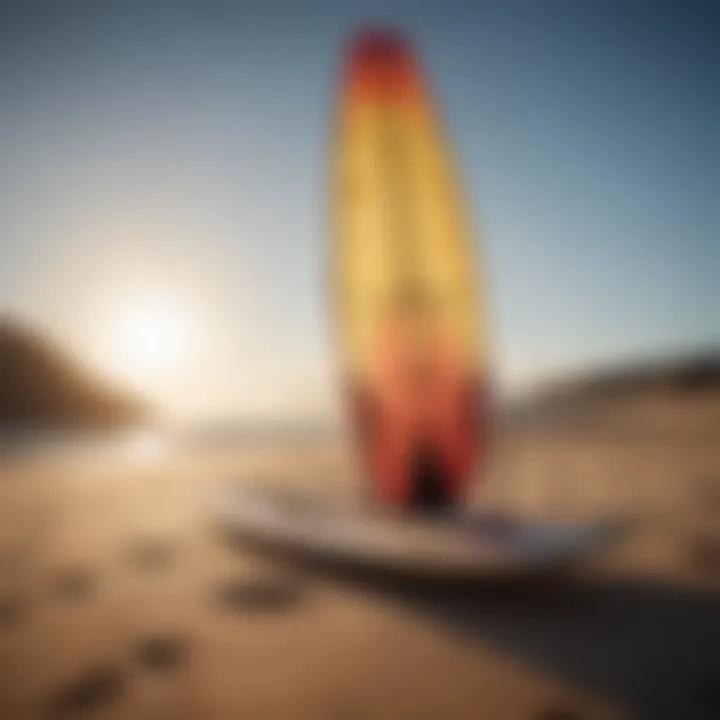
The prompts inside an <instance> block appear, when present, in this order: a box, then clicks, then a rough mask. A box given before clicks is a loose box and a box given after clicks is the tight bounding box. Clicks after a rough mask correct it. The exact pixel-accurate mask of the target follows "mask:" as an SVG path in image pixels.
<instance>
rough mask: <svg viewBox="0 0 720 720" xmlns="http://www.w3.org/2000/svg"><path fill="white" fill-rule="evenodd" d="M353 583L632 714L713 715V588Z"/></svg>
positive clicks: (622, 582)
mask: <svg viewBox="0 0 720 720" xmlns="http://www.w3.org/2000/svg"><path fill="white" fill-rule="evenodd" d="M354 582H356V583H357V582H358V579H357V578H355V579H354ZM362 586H363V587H366V588H367V589H371V590H372V591H373V592H379V593H380V594H382V595H383V596H385V597H388V598H391V599H392V600H393V601H396V602H399V603H400V604H402V605H403V606H404V607H406V608H407V609H410V610H412V611H413V612H416V613H420V614H422V615H423V616H425V617H428V618H430V619H432V620H433V621H437V622H440V623H441V624H443V625H444V626H446V627H448V628H450V629H451V630H453V631H455V632H458V633H460V634H461V635H462V636H463V637H465V638H466V639H470V640H475V641H478V642H481V643H483V644H491V645H495V646H496V647H498V648H500V649H501V650H502V651H503V652H505V653H508V654H509V655H511V656H515V657H516V658H520V659H521V660H522V661H524V662H528V663H530V664H534V665H537V666H540V667H541V668H542V669H543V670H545V671H550V672H551V673H553V674H554V675H556V676H558V677H560V678H562V679H564V680H566V681H569V682H571V683H573V684H576V685H578V686H582V687H583V688H585V689H587V690H590V691H593V692H595V693H599V694H601V695H604V696H605V697H608V698H609V699H611V700H613V701H615V702H616V703H618V704H620V705H621V706H623V707H624V708H625V709H626V710H627V711H628V712H629V713H630V714H631V716H632V717H637V718H652V719H658V720H661V719H663V720H664V719H665V718H668V720H670V719H677V718H683V720H705V719H706V718H707V719H708V720H709V719H710V718H718V717H720V593H716V592H711V591H699V590H690V589H687V588H679V587H677V586H671V585H667V584H662V583H660V582H651V581H648V580H640V579H627V578H625V579H616V580H608V579H606V580H602V581H601V580H587V579H585V580H583V579H579V578H571V577H562V576H560V577H554V578H551V579H547V580H545V581H542V582H538V581H535V582H532V581H531V582H519V581H517V582H507V583H504V584H503V585H501V586H494V585H487V586H486V587H485V588H482V587H476V588H473V589H472V592H469V591H468V592H462V591H461V590H459V589H457V588H456V589H455V590H454V591H452V592H451V593H447V592H439V590H438V589H437V588H432V587H429V586H428V587H425V588H423V587H420V586H413V587H411V588H403V587H401V586H399V585H393V584H388V583H387V582H385V581H382V582H377V581H376V580H370V581H363V582H362Z"/></svg>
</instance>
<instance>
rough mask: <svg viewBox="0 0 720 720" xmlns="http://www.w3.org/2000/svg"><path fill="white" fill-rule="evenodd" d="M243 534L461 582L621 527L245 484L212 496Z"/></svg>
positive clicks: (559, 555)
mask: <svg viewBox="0 0 720 720" xmlns="http://www.w3.org/2000/svg"><path fill="white" fill-rule="evenodd" d="M212 515H213V518H214V519H215V520H216V521H217V522H218V523H219V525H220V527H221V529H223V530H224V531H226V532H229V533H230V534H231V535H232V536H233V537H234V538H236V539H238V540H241V541H246V542H247V543H249V544H250V545H251V546H254V547H256V548H258V549H261V550H267V551H273V552H275V553H278V554H280V555H283V556H285V557H287V558H289V559H294V560H301V561H302V560H304V561H309V562H311V563H313V564H316V565H325V566H333V567H335V568H336V569H340V570H345V571H348V572H350V573H353V574H361V575H362V574H366V575H371V574H374V575H383V576H386V577H391V578H394V579H402V578H410V579H415V580H427V581H437V582H443V581H447V580H450V581H458V580H482V579H492V578H501V577H503V576H512V575H520V576H527V575H532V574H536V573H545V572H548V571H550V570H553V569H558V568H561V567H566V566H568V565H570V564H572V563H573V562H575V561H577V560H578V559H581V558H583V557H586V556H587V555H588V554H589V553H591V552H593V551H596V550H598V549H601V548H603V547H605V546H607V544H608V543H609V542H611V541H612V540H613V539H614V538H615V537H616V536H617V534H618V531H619V529H620V523H619V522H618V521H611V520H608V521H599V522H594V523H583V524H577V523H573V524H570V523H549V522H548V523H540V522H537V523H536V522H529V521H521V520H517V519H511V518H509V517H506V516H501V515H497V514H495V515H492V514H469V513H468V514H461V515H453V516H451V517H447V518H428V519H425V518H412V519H411V518H406V517H402V516H398V517H388V516H383V515H379V514H375V513H373V512H372V511H371V510H369V509H365V508H362V507H353V506H350V507H345V506H340V505H338V504H333V503H332V502H329V501H327V500H323V498H322V497H320V496H318V495H312V494H310V493H305V494H303V493H299V492H297V491H291V490H288V491H285V490H278V489H276V488H267V487H253V486H238V487H229V488H226V489H225V490H223V491H221V492H220V493H219V494H218V495H216V496H215V497H214V499H213V507H212Z"/></svg>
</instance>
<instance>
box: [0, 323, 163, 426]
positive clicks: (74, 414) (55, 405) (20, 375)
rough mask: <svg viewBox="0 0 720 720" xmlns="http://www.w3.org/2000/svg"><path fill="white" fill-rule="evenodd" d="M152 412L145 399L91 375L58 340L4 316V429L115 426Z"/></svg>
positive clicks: (0, 401) (0, 392)
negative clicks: (145, 403)
mask: <svg viewBox="0 0 720 720" xmlns="http://www.w3.org/2000/svg"><path fill="white" fill-rule="evenodd" d="M148 415H149V410H148V408H147V407H146V406H145V405H144V403H142V402H140V401H139V400H137V399H135V398H132V397H130V396H129V395H126V394H124V393H122V392H120V391H118V390H116V389H114V388H111V387H109V386H108V385H106V384H105V383H103V382H102V381H100V380H98V379H96V378H93V377H91V376H90V374H89V373H88V372H87V370H85V369H84V368H83V367H82V364H81V363H80V362H79V361H78V360H76V359H75V358H73V357H71V356H70V354H69V353H68V352H67V351H65V350H63V349H62V348H61V347H60V346H59V345H58V343H57V342H54V341H53V340H51V339H49V338H48V337H47V336H45V335H41V334H40V333H38V332H35V331H33V330H32V329H31V328H28V327H27V326H25V325H23V324H21V323H20V322H18V321H17V320H14V319H11V318H0V429H2V430H5V431H8V430H25V429H31V430H36V429H38V430H55V429H58V430H103V429H117V428H120V427H123V426H129V425H134V424H138V423H140V422H142V421H143V420H145V419H147V417H148Z"/></svg>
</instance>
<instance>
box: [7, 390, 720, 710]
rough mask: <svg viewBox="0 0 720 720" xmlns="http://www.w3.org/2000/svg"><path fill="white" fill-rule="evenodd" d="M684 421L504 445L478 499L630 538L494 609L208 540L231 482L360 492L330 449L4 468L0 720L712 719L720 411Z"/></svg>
mask: <svg viewBox="0 0 720 720" xmlns="http://www.w3.org/2000/svg"><path fill="white" fill-rule="evenodd" d="M673 402H674V409H673V408H670V411H668V409H667V407H666V405H667V404H668V403H665V405H662V403H661V402H660V401H658V400H657V399H654V400H653V402H648V403H646V407H645V409H644V410H643V406H642V404H637V403H636V406H633V407H632V408H630V409H628V408H625V409H624V411H623V412H624V415H622V416H621V415H619V414H618V413H617V412H615V414H614V415H612V416H611V417H608V418H605V420H604V422H603V423H601V424H600V425H597V424H596V425H595V426H593V427H592V428H590V429H588V428H585V429H583V428H572V429H564V430H559V429H554V430H553V431H548V430H543V429H542V428H540V429H535V430H528V429H525V430H523V431H519V430H518V431H512V430H506V431H504V432H502V433H501V434H499V435H498V437H497V440H496V448H495V451H494V453H493V457H492V459H491V463H490V469H489V471H488V476H487V478H486V481H485V483H484V484H483V485H482V486H480V487H479V488H478V491H477V497H476V498H475V502H478V503H481V504H484V505H486V506H490V507H496V508H498V509H504V510H510V511H512V512H514V513H518V514H523V515H525V516H527V517H544V518H547V517H554V518H559V519H573V518H574V519H579V518H592V517H599V516H602V515H606V514H608V513H616V512H620V511H621V512H623V513H624V514H627V515H629V516H631V518H632V520H633V531H632V532H631V533H630V534H629V535H628V536H627V537H626V538H625V539H624V540H623V541H622V542H620V543H619V544H618V545H617V546H616V547H614V548H612V549H609V550H608V551H606V552H604V553H603V554H601V555H600V556H598V557H595V558H592V559H589V560H588V561H587V562H584V563H583V564H582V566H581V567H580V568H578V569H577V570H576V571H575V572H574V573H573V574H572V576H571V577H568V578H564V579H561V580H558V581H556V582H554V583H551V584H550V586H549V587H543V588H536V589H525V590H522V591H517V592H511V593H509V594H508V593H492V592H488V594H487V595H481V596H479V597H478V596H477V595H475V596H472V597H467V596H459V595H456V596H453V597H443V596H434V595H427V594H417V593H414V592H403V590H402V588H400V589H398V588H392V589H389V588H383V587H373V586H361V585H357V584H355V585H349V584H347V583H344V582H341V581H339V580H338V579H336V578H333V577H328V576H318V575H314V574H310V573H307V572H299V571H298V569H297V568H290V567H288V566H285V565H282V564H277V562H273V561H270V559H268V558H264V557H261V556H259V555H254V554H252V553H250V552H248V551H244V550H241V549H238V548H234V547H231V546H229V545H228V544H227V543H226V542H224V540H223V539H222V538H221V537H220V536H219V535H218V534H217V533H216V532H215V531H214V529H213V528H212V527H211V526H210V524H209V522H208V517H207V512H206V508H207V498H208V496H209V494H211V493H212V489H213V488H217V487H222V486H223V485H225V484H227V482H229V481H231V480H232V481H233V482H243V481H245V480H251V481H253V482H257V481H258V480H259V479H265V480H266V481H268V482H278V483H291V484H293V485H298V486H302V487H306V486H307V487H319V488H321V489H322V490H323V491H324V492H330V491H333V492H338V493H345V492H350V491H351V489H352V488H353V487H354V485H353V483H354V482H356V479H357V478H356V475H357V473H356V472H353V471H352V463H351V459H350V457H349V456H348V452H347V449H346V448H345V446H344V444H342V443H340V442H338V440H337V439H333V438H325V439H323V438H318V437H314V438H306V439H304V440H302V441H297V442H290V441H288V440H287V439H285V440H284V441H280V440H278V441H276V442H271V441H270V440H265V441H264V442H263V443H259V442H258V443H254V444H253V443H237V444H235V445H234V446H233V444H232V443H227V442H226V443H222V444H221V443H217V444H216V445H215V446H209V445H207V446H200V445H190V444H184V445H181V446H180V447H163V446H162V445H155V444H153V443H152V442H151V441H149V440H148V441H143V442H135V443H133V444H130V445H127V446H125V447H123V448H122V449H120V448H105V449H95V450H88V449H85V450H83V451H82V452H81V451H78V450H77V449H72V450H66V451H63V452H58V451H53V452H47V453H45V454H41V453H30V454H26V455H24V456H16V457H9V456H8V457H6V458H4V460H3V461H2V464H1V465H0V717H1V718H3V720H15V719H18V720H20V719H22V720H24V719H25V718H47V717H73V718H74V717H93V718H95V717H97V718H133V719H134V720H140V719H142V718H189V719H195V718H197V719H198V720H215V719H218V720H220V719H225V718H228V719H230V718H251V719H255V718H258V719H260V718H290V719H293V720H295V719H298V720H299V719H304V718H307V719H308V720H324V719H325V718H328V719H333V720H334V719H337V720H345V719H347V720H361V719H363V718H367V719H375V718H377V719H384V718H387V719H393V720H394V719H399V718H408V719H412V720H420V719H423V718H428V719H429V718H443V719H448V720H451V719H454V718H458V719H459V718H468V719H470V718H473V719H477V718H488V719H491V720H504V719H508V720H515V719H518V720H521V719H526V718H527V719H533V720H541V719H544V720H552V719H553V718H554V719H556V720H561V719H562V718H588V719H589V718H623V717H643V718H644V717H658V718H662V717H667V718H683V719H686V720H693V719H694V718H705V717H720V695H719V693H720V691H719V690H718V688H719V687H720V682H718V680H720V676H719V674H718V672H719V671H718V668H720V662H718V661H717V660H716V658H715V655H716V654H717V653H718V652H720V650H719V648H720V603H719V602H718V598H719V597H720V535H719V534H718V525H719V523H718V515H720V445H719V444H718V440H720V434H718V433H717V432H716V428H715V426H714V423H716V420H715V418H716V417H717V415H716V414H714V413H713V412H710V411H708V404H710V405H712V404H714V408H715V409H716V410H717V408H718V407H720V403H718V402H717V399H716V398H712V397H709V396H706V395H703V396H699V397H695V398H689V399H683V400H678V399H675V400H674V401H673ZM663 410H664V411H665V412H666V414H667V416H668V417H670V418H671V419H672V420H673V422H674V425H673V422H671V423H669V426H668V423H667V422H666V420H667V418H665V419H663V417H662V411H663ZM643 412H645V413H646V415H647V416H648V417H651V418H654V419H655V423H654V424H651V423H648V422H646V421H644V420H643V415H642V413H643ZM638 418H639V419H638ZM658 418H660V420H658ZM678 418H681V419H680V420H678ZM683 418H684V421H683ZM661 421H662V422H661ZM663 423H664V424H663ZM678 424H679V427H678ZM639 428H640V429H642V432H641V431H639ZM716 711H717V712H716Z"/></svg>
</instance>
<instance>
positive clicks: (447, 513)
mask: <svg viewBox="0 0 720 720" xmlns="http://www.w3.org/2000/svg"><path fill="white" fill-rule="evenodd" d="M335 124H336V126H335V137H334V141H333V142H334V146H333V152H332V155H333V165H332V193H331V197H332V213H333V222H332V230H333V232H332V236H331V242H330V246H331V262H330V275H331V287H332V300H333V302H332V305H333V308H334V320H335V331H336V337H337V345H338V349H339V358H340V364H341V367H342V375H343V380H344V385H345V388H346V391H347V396H348V406H349V415H350V418H351V420H352V424H353V427H354V429H355V435H356V438H357V447H358V450H359V456H360V459H361V461H362V463H363V466H364V471H365V473H364V474H365V477H364V483H363V487H365V488H366V489H369V493H368V494H369V496H370V500H371V501H372V502H351V503H348V504H345V505H338V504H335V503H333V502H330V501H329V497H330V496H329V495H328V497H323V496H322V494H320V493H317V492H315V493H305V494H302V493H298V492H297V491H296V492H288V491H287V489H285V490H277V489H271V488H269V487H267V486H266V487H254V486H250V485H247V484H244V483H243V484H239V485H233V486H231V487H229V488H225V489H223V490H222V491H221V492H220V493H219V494H217V495H216V496H215V497H214V498H213V500H212V503H213V505H212V508H211V513H212V515H213V517H214V518H215V520H216V521H217V522H218V523H219V525H220V526H221V528H222V529H223V530H224V531H226V532H227V533H229V534H230V535H231V536H232V537H234V538H237V539H240V540H243V541H245V542H246V543H249V544H250V545H252V546H255V547H258V546H259V547H260V549H264V550H271V551H275V552H279V553H280V554H282V555H284V556H286V557H288V558H293V559H300V560H305V561H311V562H313V563H315V564H320V565H325V566H331V567H332V568H334V569H336V570H341V571H344V572H349V573H351V574H356V575H358V574H359V575H360V576H361V577H368V576H378V575H381V576H385V577H386V578H391V579H394V580H412V581H416V580H420V581H425V580H427V581H430V582H432V583H433V584H434V585H444V584H445V583H448V582H449V583H451V584H453V585H454V584H456V583H458V582H459V583H468V582H470V583H475V582H481V583H486V582H487V581H490V582H495V581H496V580H498V579H499V578H503V577H508V576H511V577H518V576H520V577H528V576H534V575H537V574H538V573H541V574H545V573H546V572H547V571H548V570H550V569H553V568H558V567H566V566H567V565H569V564H571V563H573V562H575V561H576V560H578V559H580V558H583V557H585V556H586V555H587V554H588V553H589V552H591V551H593V550H594V549H597V548H600V547H603V546H604V545H605V544H607V543H608V542H609V541H610V540H611V539H612V538H614V537H615V536H616V530H617V529H618V527H619V525H620V524H619V523H618V521H614V520H610V521H601V522H593V523H583V524H569V523H550V522H548V523H539V522H530V521H526V520H521V519H519V518H511V517H509V516H500V515H497V514H489V513H482V512H477V511H471V510H470V509H469V507H468V504H467V503H465V502H464V500H465V499H466V495H467V492H468V489H469V488H470V486H471V483H472V482H473V480H475V479H476V478H477V476H478V474H480V473H481V471H482V467H483V459H484V458H483V456H484V454H485V447H486V441H487V422H486V419H485V418H486V416H487V407H486V400H487V390H486V388H487V358H486V352H485V337H484V333H483V332H482V318H481V316H480V299H481V293H480V288H479V287H478V278H477V277H476V272H475V259H474V253H473V251H472V246H473V240H472V233H471V230H470V228H469V223H468V221H467V219H466V216H465V213H464V210H463V208H462V203H461V200H460V190H459V186H458V182H457V179H456V176H455V171H454V169H453V166H452V163H451V161H450V158H449V151H448V148H447V144H446V142H445V140H444V133H443V132H442V127H441V124H440V121H439V119H438V115H437V112H436V110H435V104H434V103H433V101H432V99H431V96H430V93H429V90H428V89H427V86H426V84H425V82H424V81H423V79H422V75H421V71H420V69H419V66H418V63H417V60H416V59H415V57H414V56H413V54H412V53H411V51H410V49H409V47H408V45H407V43H406V42H405V41H404V40H402V39H401V38H400V37H399V36H398V35H397V34H395V33H393V32H390V31H387V30H377V29H373V30H369V31H363V32H361V33H360V34H359V35H358V36H357V37H356V38H355V39H354V40H353V41H352V42H351V43H350V46H349V49H348V52H347V55H346V59H345V63H344V67H343V73H342V80H341V84H340V92H339V98H338V103H337V107H336V118H335Z"/></svg>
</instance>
